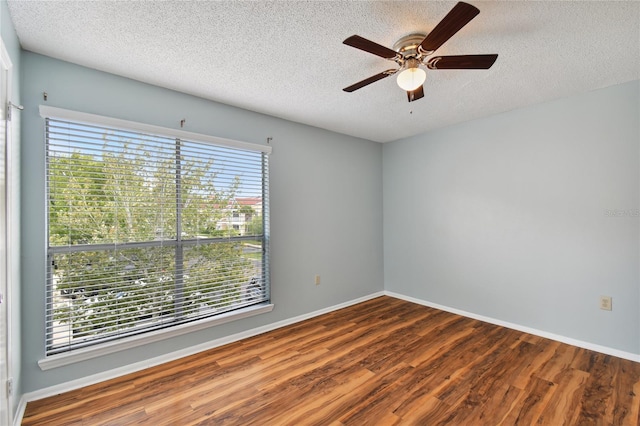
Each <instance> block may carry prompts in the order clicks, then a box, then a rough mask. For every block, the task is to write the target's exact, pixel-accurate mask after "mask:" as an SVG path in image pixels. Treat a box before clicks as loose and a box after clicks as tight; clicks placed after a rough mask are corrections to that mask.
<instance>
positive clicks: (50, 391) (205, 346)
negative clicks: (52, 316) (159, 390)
mask: <svg viewBox="0 0 640 426" xmlns="http://www.w3.org/2000/svg"><path fill="white" fill-rule="evenodd" d="M380 296H384V292H383V291H379V292H377V293H373V294H369V295H367V296H363V297H359V298H357V299H353V300H349V301H347V302H343V303H339V304H337V305H333V306H329V307H327V308H323V309H319V310H317V311H313V312H309V313H306V314H302V315H298V316H296V317H292V318H288V319H285V320H281V321H277V322H274V323H272V324H267V325H263V326H261V327H257V328H253V329H251V330H246V331H243V332H240V333H236V334H232V335H230V336H225V337H221V338H219V339H215V340H211V341H209V342H205V343H202V344H199V345H195V346H191V347H188V348H184V349H181V350H179V351H175V352H171V353H168V354H165V355H161V356H157V357H155V358H151V359H148V360H145V361H141V362H136V363H134V364H129V365H126V366H123V367H119V368H115V369H113V370H108V371H104V372H102V373H97V374H93V375H91V376H87V377H83V378H80V379H76V380H71V381H69V382H65V383H60V384H58V385H55V386H50V387H48V388H44V389H39V390H36V391H33V392H27V393H25V394H24V395H23V396H22V398H21V399H20V406H21V407H22V411H21V412H20V413H19V414H20V415H19V416H17V415H16V420H17V423H16V424H17V425H19V424H20V422H21V421H22V417H23V415H24V409H25V407H26V404H27V402H30V401H37V400H39V399H42V398H47V397H49V396H53V395H57V394H60V393H64V392H69V391H72V390H75V389H79V388H82V387H85V386H90V385H93V384H96V383H100V382H104V381H106V380H110V379H114V378H116V377H120V376H124V375H126V374H130V373H135V372H137V371H141V370H144V369H145V368H149V367H154V366H156V365H160V364H164V363H166V362H170V361H175V360H177V359H180V358H184V357H186V356H189V355H194V354H196V353H199V352H203V351H206V350H209V349H213V348H217V347H219V346H222V345H226V344H229V343H233V342H237V341H238V340H242V339H246V338H248V337H253V336H257V335H258V334H262V333H266V332H268V331H272V330H276V329H278V328H282V327H285V326H287V325H291V324H295V323H297V322H301V321H304V320H307V319H310V318H314V317H317V316H319V315H323V314H326V313H329V312H333V311H337V310H338V309H342V308H346V307H348V306H352V305H355V304H358V303H362V302H365V301H367V300H370V299H374V298H376V297H380ZM16 414H18V413H16Z"/></svg>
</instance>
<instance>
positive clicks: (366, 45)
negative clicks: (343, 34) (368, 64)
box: [343, 35, 399, 60]
mask: <svg viewBox="0 0 640 426" xmlns="http://www.w3.org/2000/svg"><path fill="white" fill-rule="evenodd" d="M343 43H344V44H346V45H348V46H351V47H355V48H356V49H360V50H364V51H365V52H369V53H373V54H374V55H378V56H380V57H381V58H385V59H390V60H393V59H395V58H396V56H398V55H399V53H398V52H396V51H395V50H391V49H389V48H388V47H384V46H382V45H380V44H378V43H374V42H373V41H371V40H367V39H366V38H363V37H360V36H359V35H352V36H351V37H349V38H347V39H346V40H345V41H343Z"/></svg>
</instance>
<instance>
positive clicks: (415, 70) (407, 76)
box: [397, 61, 427, 92]
mask: <svg viewBox="0 0 640 426" xmlns="http://www.w3.org/2000/svg"><path fill="white" fill-rule="evenodd" d="M426 79H427V73H426V72H424V70H423V69H421V68H419V67H418V61H415V63H409V64H407V67H406V68H405V69H404V70H402V72H401V73H400V74H398V80H397V82H398V86H400V88H401V89H402V90H406V91H407V92H411V91H413V90H416V89H417V88H418V87H420V86H422V84H423V83H424V81H425V80H426Z"/></svg>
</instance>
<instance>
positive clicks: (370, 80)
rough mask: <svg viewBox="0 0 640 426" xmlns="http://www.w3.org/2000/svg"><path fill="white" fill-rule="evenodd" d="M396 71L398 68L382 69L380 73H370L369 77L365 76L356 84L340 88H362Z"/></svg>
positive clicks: (347, 90)
mask: <svg viewBox="0 0 640 426" xmlns="http://www.w3.org/2000/svg"><path fill="white" fill-rule="evenodd" d="M396 71H398V70H394V69H391V70H386V71H382V72H381V73H380V74H376V75H372V76H371V77H369V78H365V79H364V80H362V81H359V82H357V83H356V84H352V85H351V86H349V87H345V88H344V89H342V90H344V91H345V92H353V91H355V90H358V89H362V88H363V87H364V86H367V85H369V84H371V83H375V82H376V81H378V80H382V79H383V78H385V77H389V76H390V75H393V74H395V73H396Z"/></svg>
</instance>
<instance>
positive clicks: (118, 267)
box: [44, 112, 269, 355]
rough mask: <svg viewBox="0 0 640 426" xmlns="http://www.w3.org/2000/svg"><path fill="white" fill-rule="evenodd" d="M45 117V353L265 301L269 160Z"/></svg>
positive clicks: (172, 137) (220, 147)
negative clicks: (46, 273) (46, 235)
mask: <svg viewBox="0 0 640 426" xmlns="http://www.w3.org/2000/svg"><path fill="white" fill-rule="evenodd" d="M78 114H79V113H78ZM49 115H56V116H58V115H60V114H46V112H45V113H44V116H45V119H46V155H47V162H46V164H47V197H48V214H47V219H48V245H47V253H48V260H47V271H48V275H47V299H46V300H47V303H46V334H47V345H46V347H47V350H46V352H47V355H53V354H56V353H61V352H65V351H70V350H73V349H75V348H80V347H85V346H88V345H94V344H99V343H101V342H105V341H111V340H114V339H121V338H123V337H127V336H131V335H134V334H139V333H145V332H148V331H153V330H157V329H159V328H166V327H172V326H175V325H178V324H183V323H185V322H190V321H195V320H199V319H202V318H206V317H210V316H214V315H217V314H220V313H224V312H229V311H231V310H236V309H239V308H242V307H245V306H249V305H254V304H258V303H262V302H266V301H268V300H269V285H268V284H269V258H268V241H269V238H268V235H269V232H268V230H269V209H268V206H269V199H268V195H269V191H268V181H269V179H268V168H269V167H268V153H267V152H263V150H262V149H259V150H252V149H248V147H249V144H244V143H239V145H240V146H241V148H238V147H234V146H226V145H224V144H220V145H218V144H212V143H210V142H208V141H204V142H203V141H198V140H189V139H185V138H183V137H179V136H181V135H178V136H176V135H175V134H172V135H166V134H164V135H163V134H162V132H143V131H140V130H139V128H136V129H132V128H126V126H122V127H120V126H112V125H109V126H107V125H105V124H104V123H100V124H91V123H90V122H87V121H84V120H83V121H75V120H70V119H66V118H54V117H53V116H49ZM63 115H64V114H63ZM124 123H125V124H126V123H127V122H124ZM131 127H133V126H131ZM167 130H169V129H167ZM171 132H173V133H180V132H179V131H169V132H166V133H171ZM185 134H186V133H185ZM187 135H188V136H191V135H192V134H187ZM206 138H207V137H206V136H205V137H203V139H206ZM257 147H259V148H260V146H257Z"/></svg>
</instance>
